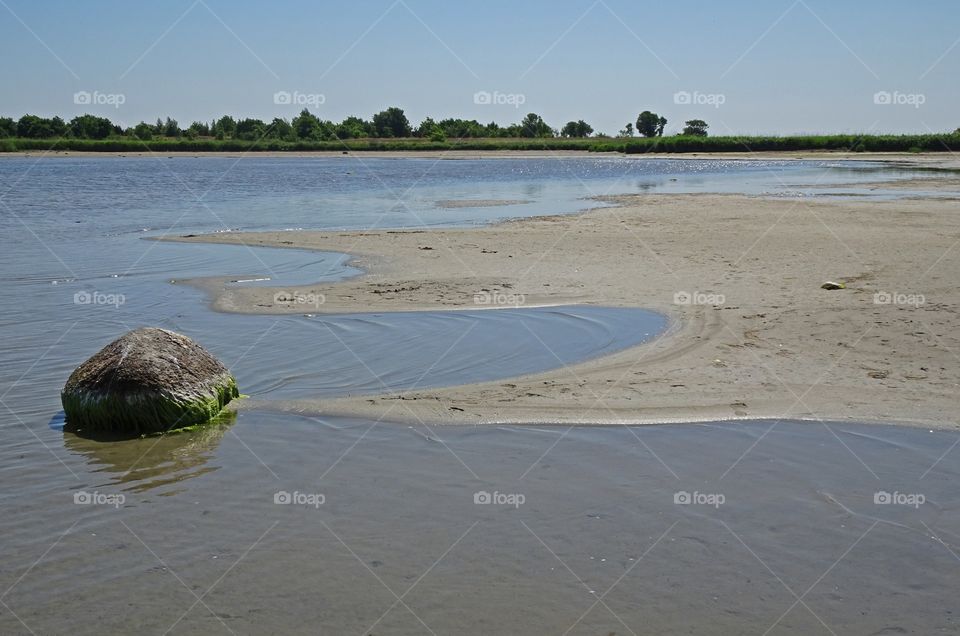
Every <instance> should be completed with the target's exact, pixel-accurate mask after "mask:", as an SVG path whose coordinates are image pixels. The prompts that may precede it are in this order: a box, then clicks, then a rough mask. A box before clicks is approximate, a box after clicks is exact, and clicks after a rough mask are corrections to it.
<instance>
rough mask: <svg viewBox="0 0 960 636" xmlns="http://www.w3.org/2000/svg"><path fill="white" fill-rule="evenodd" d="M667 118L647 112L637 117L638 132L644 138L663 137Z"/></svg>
mask: <svg viewBox="0 0 960 636" xmlns="http://www.w3.org/2000/svg"><path fill="white" fill-rule="evenodd" d="M666 125H667V118H666V117H661V116H660V115H658V114H656V113H652V112H650V111H649V110H645V111H643V112H642V113H640V115H639V116H638V117H637V132H638V133H640V134H641V135H643V136H644V137H662V136H663V129H664V127H665V126H666Z"/></svg>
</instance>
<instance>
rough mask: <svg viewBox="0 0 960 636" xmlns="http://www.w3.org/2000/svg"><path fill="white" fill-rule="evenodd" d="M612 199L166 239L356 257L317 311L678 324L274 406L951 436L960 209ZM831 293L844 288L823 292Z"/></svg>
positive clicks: (267, 293) (317, 288) (250, 291)
mask: <svg viewBox="0 0 960 636" xmlns="http://www.w3.org/2000/svg"><path fill="white" fill-rule="evenodd" d="M603 204H604V207H596V208H593V209H590V210H588V211H585V212H582V213H579V214H575V215H562V216H543V217H537V218H529V219H524V220H515V221H506V222H501V223H497V224H493V225H488V226H483V227H477V228H468V229H430V230H428V231H427V230H388V229H383V230H380V229H371V230H367V231H344V232H330V231H284V232H244V233H240V232H237V233H234V232H223V233H218V234H214V235H201V236H189V237H176V238H174V237H169V238H170V239H172V240H180V241H189V242H216V243H234V244H246V245H250V246H272V247H288V248H306V249H311V250H325V251H332V252H345V253H348V254H350V255H352V257H353V261H352V263H351V264H353V265H356V266H358V267H360V268H362V269H363V270H364V271H365V274H363V275H361V276H359V277H356V278H353V279H349V280H346V281H342V282H338V283H334V284H326V285H308V286H303V287H297V288H294V289H293V290H292V291H295V292H302V293H305V294H316V295H318V296H319V295H322V297H323V298H324V299H325V302H324V303H323V305H322V306H321V307H319V308H318V310H317V313H352V312H390V311H409V310H429V309H445V310H451V309H467V308H470V309H477V308H486V307H490V308H491V310H495V309H494V308H503V307H507V306H515V305H523V306H538V305H559V304H593V305H606V306H616V307H643V308H647V309H653V310H656V311H660V312H663V313H664V314H666V315H667V316H669V317H670V319H671V321H672V326H671V328H670V329H669V331H668V332H667V333H666V334H664V335H663V336H661V337H660V338H658V339H657V340H655V341H654V342H652V343H649V344H644V345H640V346H638V347H633V348H631V349H628V350H626V351H622V352H620V353H616V354H613V355H610V356H605V357H602V358H599V359H594V360H590V361H587V362H584V363H581V364H576V365H572V366H564V367H561V368H558V369H556V370H554V371H549V372H545V373H538V374H535V375H529V376H524V377H519V378H514V379H510V380H508V381H497V382H487V383H479V384H471V385H465V386H458V387H452V388H440V389H429V390H417V391H410V392H400V393H388V394H384V395H379V396H362V397H346V398H337V399H324V400H320V399H297V400H290V401H284V402H275V403H271V404H270V406H271V407H272V408H281V409H284V410H290V411H296V412H301V413H312V414H320V415H350V416H361V417H365V418H370V419H373V420H399V421H419V422H426V423H430V424H444V423H447V424H493V423H528V424H532V423H552V424H600V423H631V424H643V423H658V422H693V421H704V420H714V421H715V420H726V419H737V418H743V419H746V418H750V419H757V418H790V419H821V418H822V419H830V420H838V421H843V420H855V421H861V422H881V421H883V422H891V421H895V422H899V423H903V424H915V425H920V426H930V427H955V426H956V425H955V424H952V423H951V422H952V421H953V416H954V414H955V404H956V398H955V395H956V392H957V389H958V386H960V367H958V365H957V364H956V362H957V359H958V352H960V338H958V337H957V334H960V320H958V317H957V311H958V308H960V291H958V289H957V288H956V284H955V281H956V279H957V275H958V273H960V260H958V253H960V252H958V250H957V244H958V242H960V219H958V218H957V217H956V214H955V212H956V203H955V202H952V201H949V200H936V199H922V200H916V199H897V200H877V199H869V200H867V199H862V200H858V199H857V198H855V197H850V198H829V199H827V198H817V199H815V200H813V199H810V198H797V199H792V198H784V199H771V198H759V197H746V196H740V195H670V196H664V195H627V196H616V197H607V198H605V200H604V201H603ZM598 205H599V203H598ZM826 281H837V282H842V283H844V284H845V286H846V288H845V289H840V290H832V291H831V290H825V289H822V288H821V285H822V284H823V283H824V282H826ZM206 287H207V289H208V291H210V292H211V293H213V295H214V298H213V307H214V308H215V309H216V310H219V311H225V312H242V313H278V314H281V313H303V308H302V307H301V306H298V305H295V304H290V303H283V302H281V303H277V302H275V294H276V291H277V290H276V289H271V288H262V287H261V288H235V287H230V288H228V287H225V286H224V285H223V284H222V283H219V282H210V281H208V282H207V284H206ZM478 302H479V303H481V304H480V305H478ZM531 337H534V338H535V337H536V336H535V334H534V335H531ZM248 405H249V406H255V405H256V401H255V400H254V401H251V402H249V403H248ZM241 408H244V407H241Z"/></svg>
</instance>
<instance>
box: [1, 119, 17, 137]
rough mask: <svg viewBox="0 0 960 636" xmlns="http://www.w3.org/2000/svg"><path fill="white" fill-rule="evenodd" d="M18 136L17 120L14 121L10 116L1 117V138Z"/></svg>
mask: <svg viewBox="0 0 960 636" xmlns="http://www.w3.org/2000/svg"><path fill="white" fill-rule="evenodd" d="M16 136H17V122H15V121H13V119H11V118H10V117H0V138H3V137H16Z"/></svg>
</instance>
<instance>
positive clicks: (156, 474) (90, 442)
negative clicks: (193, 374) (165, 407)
mask: <svg viewBox="0 0 960 636" xmlns="http://www.w3.org/2000/svg"><path fill="white" fill-rule="evenodd" d="M234 420H236V413H235V412H233V411H229V410H227V411H224V412H223V413H221V415H220V416H218V417H217V418H216V420H214V421H213V422H210V423H209V424H207V425H204V426H197V427H194V428H192V429H189V430H184V431H180V432H177V433H166V434H163V435H154V436H149V437H139V438H135V439H101V438H97V439H90V438H86V437H81V436H79V435H77V434H76V433H72V432H64V434H63V444H64V447H65V448H67V449H68V450H69V451H71V452H73V453H76V454H78V455H82V456H83V457H84V458H85V459H86V464H87V467H88V470H89V471H90V472H91V473H94V474H102V475H104V476H106V477H108V479H109V481H107V482H105V483H104V484H103V485H105V486H106V485H111V486H119V487H120V488H121V489H122V490H126V491H131V492H145V491H147V490H151V489H154V488H161V487H164V486H169V485H170V484H176V483H178V482H181V481H184V480H187V479H191V478H193V477H199V476H200V475H205V474H207V473H210V472H212V471H215V470H217V469H218V468H219V464H217V463H216V462H214V463H213V464H209V463H208V462H209V461H210V459H211V458H213V457H214V455H215V452H216V449H217V445H218V444H219V443H220V440H222V439H223V436H224V435H226V434H227V430H228V429H229V428H230V426H231V425H232V424H233V422H234ZM164 494H167V495H169V494H173V492H172V491H170V490H169V489H168V490H166V491H165V492H164Z"/></svg>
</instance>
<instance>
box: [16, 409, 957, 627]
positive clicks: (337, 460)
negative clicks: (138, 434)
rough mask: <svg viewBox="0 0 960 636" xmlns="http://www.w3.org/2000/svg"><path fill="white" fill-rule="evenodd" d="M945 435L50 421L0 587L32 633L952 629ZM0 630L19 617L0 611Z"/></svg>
mask: <svg viewBox="0 0 960 636" xmlns="http://www.w3.org/2000/svg"><path fill="white" fill-rule="evenodd" d="M957 440H958V435H957V433H955V432H943V431H937V432H928V431H926V430H921V429H911V428H900V427H893V426H863V425H854V424H823V423H802V422H776V423H774V422H744V423H717V424H701V425H668V426H649V427H631V428H625V427H598V428H574V429H566V428H556V427H545V428H536V429H534V428H522V427H504V428H472V427H440V428H430V429H428V428H426V427H423V426H414V427H407V426H401V425H393V424H385V423H379V424H374V423H370V422H367V421H359V420H339V419H329V420H319V419H311V418H303V417H297V416H291V415H289V414H274V413H270V412H254V411H248V412H244V413H241V414H240V415H239V418H238V419H237V421H236V423H235V424H234V425H233V426H232V427H231V426H227V427H221V428H218V429H212V430H211V429H208V430H205V431H203V432H197V433H189V434H185V435H183V436H169V437H165V438H160V439H151V440H136V441H131V442H124V443H122V444H100V443H96V442H91V441H89V440H81V439H78V438H76V437H73V436H69V435H68V436H66V437H65V438H64V442H63V445H58V444H56V443H54V444H53V445H52V446H51V449H50V452H48V451H45V450H43V449H42V448H41V447H40V446H39V445H34V446H32V447H31V448H29V449H25V450H24V454H23V456H22V457H21V458H20V459H19V461H11V460H10V459H8V460H7V461H5V462H4V467H5V468H6V470H7V471H8V472H7V474H8V475H12V474H16V475H17V477H16V480H15V482H14V483H16V485H17V488H16V490H14V491H10V490H8V491H6V492H5V494H4V495H3V497H4V499H3V506H4V509H5V510H6V511H8V513H11V514H8V515H5V522H4V542H3V544H2V548H0V562H2V563H3V569H4V573H5V579H9V581H10V583H14V582H15V581H17V580H18V578H19V577H20V576H21V575H23V574H25V573H26V575H25V576H23V577H22V578H19V582H17V583H16V585H15V586H14V587H13V588H12V590H10V592H9V593H8V594H7V595H5V597H4V602H5V603H6V604H8V605H9V607H10V608H11V609H12V610H13V611H14V612H16V614H17V616H19V617H20V618H21V619H22V620H23V621H24V622H25V623H26V624H27V625H29V626H30V628H31V629H33V630H34V631H35V632H37V633H48V632H56V633H60V632H63V631H67V630H68V629H69V631H70V632H71V633H103V632H130V631H133V630H136V631H138V632H163V631H164V630H166V629H167V628H170V627H171V626H173V633H184V634H200V633H216V632H219V631H227V629H229V630H232V631H235V632H237V633H265V632H275V633H293V632H299V631H306V627H307V626H309V630H310V631H311V632H318V631H319V632H320V633H357V634H367V633H373V634H408V633H409V634H413V633H417V634H419V633H429V632H430V631H433V632H434V633H476V634H490V633H517V634H519V633H524V634H526V633H538V634H539V633H564V632H565V630H568V628H569V632H568V633H571V634H609V633H617V634H624V633H637V634H641V633H691V634H716V633H771V634H817V633H830V632H831V631H832V632H833V633H837V634H879V633H884V634H886V633H917V634H935V633H956V632H957V630H958V629H960V627H958V625H957V616H956V610H955V607H956V603H955V599H956V596H957V592H958V591H960V583H958V581H960V577H958V572H960V561H958V559H957V558H956V556H955V554H956V553H957V552H958V551H960V495H958V494H957V491H956V488H955V484H956V481H957V479H958V478H960V457H958V456H957V455H956V454H954V453H947V454H946V455H944V452H945V451H946V450H947V449H949V448H950V447H951V445H952V444H955V443H956V442H957ZM54 455H55V456H56V457H57V458H59V459H61V460H62V461H63V465H61V464H59V463H58V462H57V459H56V458H55V457H54ZM71 472H72V473H73V475H72V474H71ZM7 483H10V481H9V478H8V480H7ZM484 492H487V493H490V494H491V499H492V498H493V497H494V496H496V497H497V498H498V500H500V501H505V502H513V505H511V503H503V504H496V503H491V504H483V503H475V496H477V493H484ZM684 492H686V493H690V496H691V499H695V500H699V501H707V498H708V496H716V495H722V496H723V500H722V502H720V500H719V499H718V498H716V497H714V499H713V500H711V501H713V502H714V504H715V505H711V504H709V503H701V504H698V503H692V504H688V505H683V504H677V503H675V498H676V497H678V496H679V497H681V501H682V500H683V499H682V497H683V495H682V493H684ZM882 492H889V493H891V495H892V497H891V498H893V499H895V500H897V501H907V500H906V499H904V498H903V496H906V495H922V496H923V497H924V501H923V503H921V504H919V505H917V506H916V507H914V506H911V505H905V504H897V503H892V504H883V503H879V504H878V503H875V496H876V493H882ZM76 493H87V494H90V495H91V496H94V494H96V495H99V496H100V498H101V500H105V499H106V498H107V497H108V496H110V495H117V494H122V495H123V496H124V497H125V501H124V502H123V503H122V504H121V505H119V507H114V506H112V505H110V504H109V503H105V504H76V503H74V496H75V494H76ZM277 493H280V495H279V499H277V500H278V501H281V502H282V501H285V498H284V497H285V496H284V495H283V493H289V494H290V499H291V500H293V501H294V503H289V504H283V503H275V497H278V494H277ZM495 493H496V495H495ZM678 493H680V494H679V495H678ZM894 493H896V495H894ZM319 495H322V496H323V499H322V503H321V499H320V497H319ZM512 495H521V496H522V497H523V500H522V502H521V500H520V499H519V497H513V498H512V499H510V498H508V497H509V496H512ZM78 496H81V495H78ZM480 497H481V498H480V499H479V500H480V501H483V500H484V499H483V498H482V497H483V496H482V495H480ZM881 501H882V497H881ZM296 502H301V503H296ZM55 542H56V543H55ZM54 543H55V545H53V547H52V548H51V549H50V550H49V551H46V550H47V548H50V546H51V545H52V544H54ZM41 557H42V558H41ZM38 559H39V560H38ZM31 565H33V567H32V569H30V570H29V572H27V570H28V568H30V567H31ZM8 585H9V583H8ZM395 595H396V596H395ZM197 597H200V598H202V602H198V601H197ZM397 597H400V598H402V602H397ZM798 597H799V598H800V599H802V600H801V602H799V603H798V602H797V598H798ZM768 628H769V631H767V630H768ZM0 631H2V632H3V633H19V632H25V629H24V628H23V626H22V625H20V624H19V623H18V622H17V621H16V619H14V618H13V617H12V615H11V614H10V613H9V612H2V613H0Z"/></svg>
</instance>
